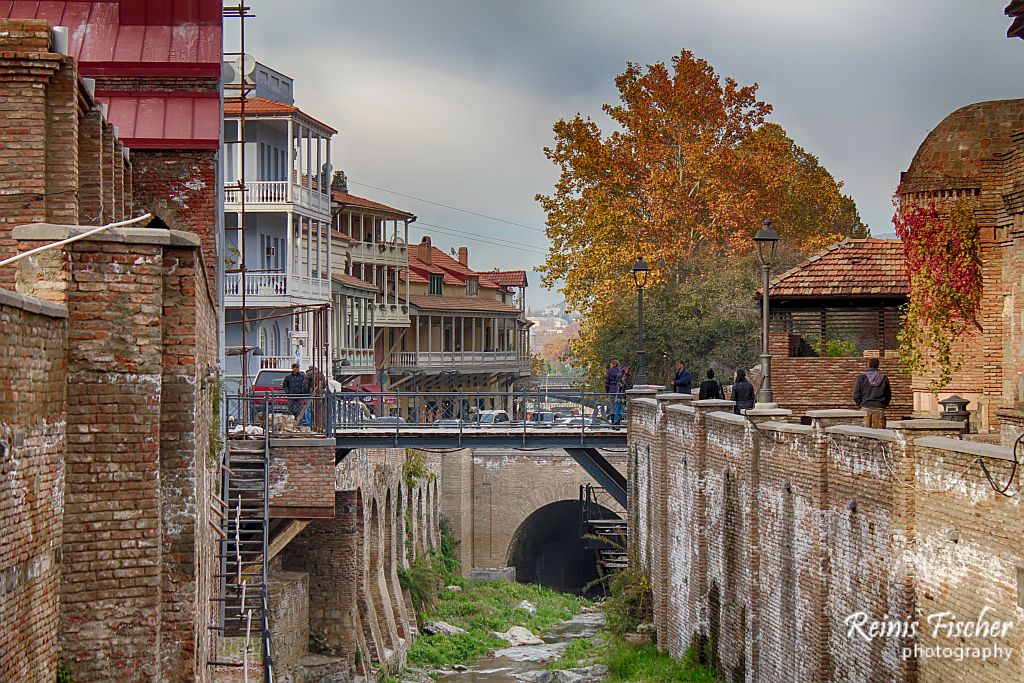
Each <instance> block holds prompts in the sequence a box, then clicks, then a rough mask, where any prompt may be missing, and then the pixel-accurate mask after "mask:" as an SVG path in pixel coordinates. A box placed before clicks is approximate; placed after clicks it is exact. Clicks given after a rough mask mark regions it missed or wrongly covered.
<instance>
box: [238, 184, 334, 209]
mask: <svg viewBox="0 0 1024 683" xmlns="http://www.w3.org/2000/svg"><path fill="white" fill-rule="evenodd" d="M241 202H242V191H241V190H240V189H238V183H237V182H235V183H230V182H229V183H225V188H224V208H225V209H227V210H228V211H235V210H237V209H238V207H239V205H240V204H241ZM294 206H299V207H302V208H305V209H308V210H309V211H311V212H313V213H317V214H321V215H324V216H330V213H331V198H330V196H329V195H327V194H324V193H323V192H320V191H318V190H315V189H311V188H309V187H307V186H305V185H298V184H296V183H289V182H288V181H287V180H253V181H247V182H246V183H245V208H246V210H250V209H251V210H253V211H290V210H291V209H292V208H293V207H294Z"/></svg>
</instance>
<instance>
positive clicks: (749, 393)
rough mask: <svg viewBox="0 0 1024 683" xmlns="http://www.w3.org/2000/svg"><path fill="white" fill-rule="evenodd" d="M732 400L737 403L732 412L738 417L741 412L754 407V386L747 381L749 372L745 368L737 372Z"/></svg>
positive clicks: (733, 384)
mask: <svg viewBox="0 0 1024 683" xmlns="http://www.w3.org/2000/svg"><path fill="white" fill-rule="evenodd" d="M732 400H733V401H735V402H736V406H735V407H734V408H733V409H732V411H733V412H734V413H736V414H737V415H739V414H740V411H741V410H750V409H751V408H753V407H754V385H753V384H751V383H750V382H749V381H748V380H747V371H746V370H744V369H743V368H740V369H739V370H737V371H736V381H735V382H733V383H732Z"/></svg>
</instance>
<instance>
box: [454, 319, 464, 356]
mask: <svg viewBox="0 0 1024 683" xmlns="http://www.w3.org/2000/svg"><path fill="white" fill-rule="evenodd" d="M454 321H455V319H454V318H453V319H452V322H454ZM459 348H460V349H462V353H465V352H466V318H465V317H463V316H461V315H460V316H459Z"/></svg>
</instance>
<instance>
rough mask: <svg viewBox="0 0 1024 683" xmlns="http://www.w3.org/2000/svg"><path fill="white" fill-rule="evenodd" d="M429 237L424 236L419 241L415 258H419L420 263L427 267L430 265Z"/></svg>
mask: <svg viewBox="0 0 1024 683" xmlns="http://www.w3.org/2000/svg"><path fill="white" fill-rule="evenodd" d="M431 251H432V249H431V247H430V236H429V235H424V236H423V239H421V240H420V245H419V247H417V251H416V256H418V257H419V259H420V261H423V262H424V263H426V264H427V265H428V266H429V265H430V252H431Z"/></svg>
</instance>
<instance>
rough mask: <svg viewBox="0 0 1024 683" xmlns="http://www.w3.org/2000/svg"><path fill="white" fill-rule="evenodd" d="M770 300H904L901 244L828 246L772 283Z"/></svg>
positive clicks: (870, 241)
mask: <svg viewBox="0 0 1024 683" xmlns="http://www.w3.org/2000/svg"><path fill="white" fill-rule="evenodd" d="M770 292H771V295H772V297H782V298H788V297H835V296H880V297H906V296H908V295H909V293H910V280H909V278H908V277H907V274H906V268H905V264H904V260H903V243H902V242H900V241H899V240H886V239H877V238H873V237H869V238H866V239H846V240H843V241H842V242H837V243H835V244H832V245H829V246H828V247H826V248H825V249H824V250H823V251H821V252H819V253H817V254H815V255H813V256H811V257H810V258H808V259H806V260H805V261H803V262H802V263H801V264H800V265H798V266H796V267H795V268H791V269H790V270H788V271H786V272H785V273H782V274H781V275H779V276H778V277H776V278H774V279H773V280H772V283H771V286H770Z"/></svg>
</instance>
